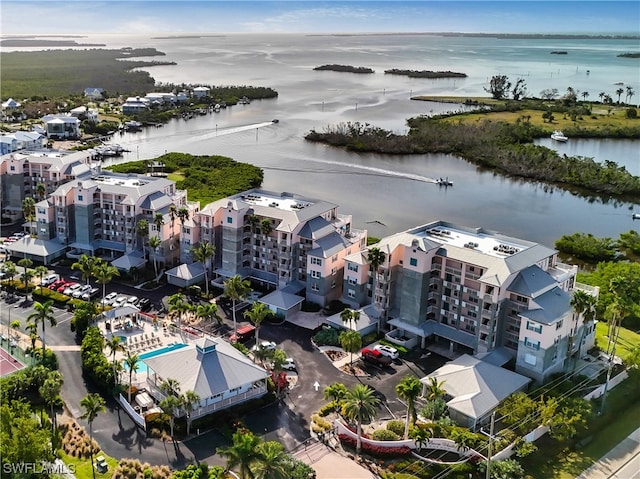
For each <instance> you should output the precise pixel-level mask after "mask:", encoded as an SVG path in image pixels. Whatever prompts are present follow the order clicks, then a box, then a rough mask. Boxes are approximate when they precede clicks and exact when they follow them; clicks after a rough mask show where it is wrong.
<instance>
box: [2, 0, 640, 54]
mask: <svg viewBox="0 0 640 479" xmlns="http://www.w3.org/2000/svg"><path fill="white" fill-rule="evenodd" d="M0 18H1V19H0V29H1V30H0V33H1V34H2V35H9V34H11V35H17V34H23V35H26V34H65V33H66V34H82V33H114V34H117V33H127V34H135V33H140V34H147V33H168V34H169V33H171V34H180V33H182V34H186V33H376V32H481V33H588V34H598V33H603V34H615V33H625V34H635V35H639V34H640V2H639V1H638V0H632V1H615V0H614V1H590V0H568V1H547V0H533V1H524V0H508V1H506V0H504V1H503V0H493V1H487V0H467V1H454V0H441V1H432V0H429V1H405V0H398V1H396V0H373V1H351V0H335V1H334V0H325V1H287V0H285V1H279V2H273V1H243V0H235V1H216V0H196V1H180V0H173V1H169V0H129V1H112V0H103V1H99V2H94V1H87V0H66V1H64V2H60V1H55V0H53V1H50V0H19V1H12V0H0ZM639 48H640V46H639Z"/></svg>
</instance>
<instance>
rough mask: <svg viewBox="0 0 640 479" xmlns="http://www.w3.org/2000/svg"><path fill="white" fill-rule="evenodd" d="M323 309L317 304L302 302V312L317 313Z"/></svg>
mask: <svg viewBox="0 0 640 479" xmlns="http://www.w3.org/2000/svg"><path fill="white" fill-rule="evenodd" d="M321 309H322V306H320V305H319V304H317V303H312V302H311V301H307V300H306V299H305V300H304V301H303V302H302V311H304V312H306V313H317V312H318V311H320V310H321Z"/></svg>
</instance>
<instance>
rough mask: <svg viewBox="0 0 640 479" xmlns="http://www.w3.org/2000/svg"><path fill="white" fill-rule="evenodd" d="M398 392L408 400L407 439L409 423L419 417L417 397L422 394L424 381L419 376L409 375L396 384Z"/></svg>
mask: <svg viewBox="0 0 640 479" xmlns="http://www.w3.org/2000/svg"><path fill="white" fill-rule="evenodd" d="M396 394H397V395H398V397H399V398H400V399H404V400H405V401H406V402H407V422H406V424H405V426H404V438H405V439H407V438H408V437H409V424H410V423H411V422H412V421H413V422H415V421H416V419H417V414H416V399H418V397H419V396H420V394H422V383H421V382H420V380H419V379H418V378H417V377H415V376H411V375H407V376H405V377H404V378H403V379H402V381H400V382H399V383H398V384H397V385H396Z"/></svg>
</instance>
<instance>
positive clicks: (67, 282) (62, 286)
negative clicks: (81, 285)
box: [56, 281, 76, 293]
mask: <svg viewBox="0 0 640 479" xmlns="http://www.w3.org/2000/svg"><path fill="white" fill-rule="evenodd" d="M74 284H76V282H75V281H65V282H64V283H63V284H61V285H60V286H59V287H58V289H56V291H57V292H58V293H62V292H64V290H65V289H67V288H68V287H69V286H73V285H74Z"/></svg>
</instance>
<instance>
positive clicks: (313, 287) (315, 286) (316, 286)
mask: <svg viewBox="0 0 640 479" xmlns="http://www.w3.org/2000/svg"><path fill="white" fill-rule="evenodd" d="M311 291H316V292H317V291H320V287H319V286H318V283H311Z"/></svg>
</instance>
